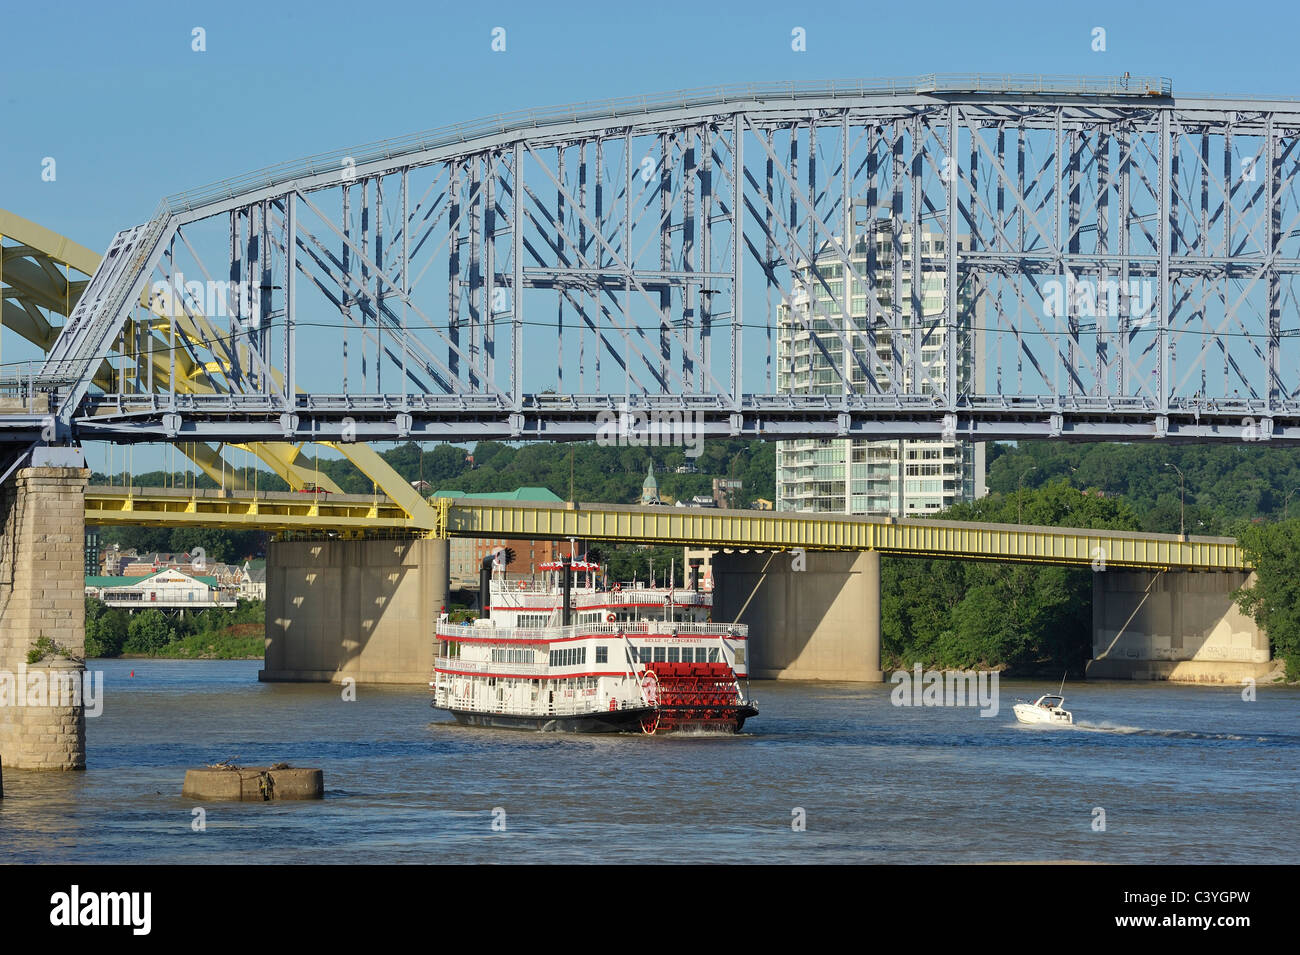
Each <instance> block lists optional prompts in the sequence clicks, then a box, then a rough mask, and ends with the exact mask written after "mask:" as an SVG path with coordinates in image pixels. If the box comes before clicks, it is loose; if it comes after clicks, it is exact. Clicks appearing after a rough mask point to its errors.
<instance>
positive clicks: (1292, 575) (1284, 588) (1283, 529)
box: [1234, 520, 1300, 680]
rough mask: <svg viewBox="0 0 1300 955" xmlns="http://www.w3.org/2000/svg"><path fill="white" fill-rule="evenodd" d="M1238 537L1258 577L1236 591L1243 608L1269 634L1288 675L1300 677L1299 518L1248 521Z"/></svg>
mask: <svg viewBox="0 0 1300 955" xmlns="http://www.w3.org/2000/svg"><path fill="white" fill-rule="evenodd" d="M1238 541H1239V542H1240V544H1241V547H1242V549H1243V550H1244V551H1245V552H1246V556H1247V558H1248V559H1249V560H1250V562H1251V563H1252V564H1253V565H1254V567H1255V581H1254V583H1253V584H1252V585H1250V586H1247V587H1243V588H1241V589H1240V590H1238V591H1237V593H1236V594H1235V595H1234V596H1235V599H1236V601H1237V605H1238V606H1239V607H1241V609H1242V612H1243V613H1246V614H1248V615H1250V616H1251V617H1252V618H1254V620H1255V622H1256V623H1257V624H1259V626H1260V627H1261V628H1263V630H1264V631H1265V632H1266V633H1267V634H1268V640H1269V643H1270V644H1271V645H1272V649H1273V655H1274V656H1275V657H1278V658H1280V659H1282V660H1284V661H1285V662H1286V678H1287V679H1288V680H1300V520H1292V521H1284V522H1282V523H1280V524H1248V525H1246V526H1245V527H1243V528H1241V529H1240V531H1239V536H1238Z"/></svg>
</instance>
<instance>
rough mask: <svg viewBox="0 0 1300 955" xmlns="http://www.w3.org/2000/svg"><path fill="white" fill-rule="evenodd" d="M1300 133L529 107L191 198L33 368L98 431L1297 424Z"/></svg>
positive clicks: (118, 255)
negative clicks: (681, 421) (616, 423)
mask: <svg viewBox="0 0 1300 955" xmlns="http://www.w3.org/2000/svg"><path fill="white" fill-rule="evenodd" d="M1298 140H1300V103H1290V102H1283V101H1249V100H1230V99H1214V98H1195V99H1186V98H1175V97H1174V96H1173V95H1172V90H1171V88H1170V84H1169V83H1168V81H1165V80H1159V79H1146V78H1130V77H1126V78H1123V79H1115V80H1084V79H1068V78H1044V77H1033V78H1025V77H987V76H967V77H935V76H930V77H918V78H913V79H910V80H896V81H861V82H859V81H855V82H850V83H834V84H820V85H798V84H775V85H768V86H748V87H740V88H729V89H721V90H715V91H709V92H706V93H701V94H673V95H671V96H665V97H660V98H639V99H634V100H625V101H615V102H609V103H601V104H594V105H589V106H582V107H570V108H565V109H560V110H553V111H548V112H540V113H533V112H528V113H519V114H513V115H509V116H503V117H498V118H495V119H492V120H488V121H484V122H481V123H477V124H473V125H469V126H461V127H454V128H452V129H448V130H441V131H438V132H435V133H430V134H423V135H419V136H414V137H410V138H407V139H404V140H395V141H389V142H385V143H380V144H376V145H374V146H371V147H366V148H364V149H356V150H351V151H347V152H340V153H337V154H330V155H325V156H317V157H313V158H312V159H310V160H306V161H303V162H300V163H294V164H287V165H284V166H279V167H273V168H271V169H269V170H264V171H262V172H260V173H257V174H254V175H251V176H248V177H244V178H242V179H239V180H231V181H228V182H223V183H219V184H216V185H215V186H212V187H209V188H207V189H203V190H198V191H195V192H191V193H186V194H182V195H179V196H174V197H172V198H170V199H168V200H166V201H165V202H164V203H163V205H162V206H161V207H160V209H159V211H158V213H157V214H156V215H155V216H154V218H153V219H152V220H150V221H149V222H148V223H146V224H144V225H142V226H138V227H136V228H133V229H129V230H126V231H124V232H122V233H120V234H119V235H118V236H117V237H116V239H115V240H114V242H113V245H112V246H111V247H110V249H109V250H108V253H107V254H106V256H105V257H104V260H103V262H102V263H101V264H100V266H99V268H98V269H97V270H96V272H95V274H94V276H93V278H92V279H91V281H90V282H89V285H88V286H87V288H86V290H85V293H84V294H83V295H82V296H81V298H80V301H79V302H78V304H77V306H76V308H75V309H74V310H73V313H72V315H71V316H70V317H69V318H68V321H67V322H66V324H65V325H64V326H63V328H62V331H61V333H60V334H59V336H58V338H57V340H56V341H55V342H54V344H53V347H52V348H51V350H50V352H49V355H48V357H47V359H46V361H45V362H44V365H43V367H42V368H41V369H40V371H39V372H38V373H35V374H33V375H29V376H27V377H26V378H25V379H24V378H21V377H20V376H10V377H9V378H8V380H7V381H6V382H5V384H6V385H7V387H8V388H9V389H10V390H12V391H24V390H26V391H28V392H33V391H34V392H39V393H40V394H43V395H49V396H50V398H51V400H52V405H51V407H52V409H53V410H52V415H53V417H54V418H55V419H56V430H57V432H58V434H59V436H60V437H61V438H69V437H76V438H80V439H86V440H93V439H107V440H112V441H155V440H166V441H173V442H184V441H207V440H218V441H236V442H257V441H304V440H310V441H335V442H343V443H350V442H355V441H366V440H395V439H405V438H413V439H417V440H451V439H465V438H470V439H473V438H493V437H496V438H503V439H517V440H529V439H562V440H567V439H589V438H591V437H593V436H595V435H596V434H597V432H598V429H600V428H601V427H602V425H604V426H605V427H608V426H609V422H610V420H611V419H612V418H614V417H615V416H617V415H618V414H619V413H620V412H622V413H624V421H625V422H627V423H629V424H630V426H631V428H632V429H633V430H634V431H635V430H636V429H638V428H644V427H646V426H647V417H648V416H649V415H651V414H652V413H654V414H657V415H658V416H659V421H660V423H661V424H662V422H664V421H667V422H670V423H671V422H673V421H674V420H675V419H674V417H673V416H687V417H686V418H685V420H686V421H688V422H691V423H694V424H696V425H698V427H699V428H700V429H701V430H702V431H703V433H704V434H706V435H708V434H714V435H753V436H770V437H795V436H817V437H837V436H857V437H864V438H880V437H908V436H915V437H941V436H942V437H947V438H966V439H970V440H991V439H1005V438H1013V439H1014V438H1031V437H1047V436H1066V437H1073V438H1088V439H1107V440H1130V439H1137V438H1171V439H1177V440H1242V439H1245V440H1292V439H1295V438H1297V437H1300V341H1297V337H1298V336H1300V310H1298V309H1297V307H1296V288H1295V283H1296V277H1297V273H1300V228H1298V227H1300V196H1298V195H1297V192H1296V179H1297V174H1298V172H1300V149H1298V148H1297V141H1298ZM106 365H107V367H106ZM186 382H189V383H190V384H193V383H194V382H202V383H204V387H186V386H185V384H186ZM37 424H38V419H37V418H35V417H34V416H28V417H27V418H24V416H23V415H13V414H9V415H0V435H2V436H3V438H4V439H5V440H10V441H13V440H33V439H35V437H36V427H37Z"/></svg>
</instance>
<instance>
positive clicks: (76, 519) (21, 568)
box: [0, 449, 89, 770]
mask: <svg viewBox="0 0 1300 955" xmlns="http://www.w3.org/2000/svg"><path fill="white" fill-rule="evenodd" d="M42 462H51V463H52V464H55V465H58V466H49V465H47V464H44V463H42ZM81 462H82V458H81V454H80V452H79V451H71V450H67V449H41V450H40V452H38V457H37V458H36V461H35V462H34V463H35V466H32V467H27V468H22V469H20V470H19V471H18V472H17V475H16V476H15V477H14V478H12V479H11V480H10V481H9V482H7V483H6V484H5V486H4V487H3V488H0V521H3V532H0V763H2V764H3V765H4V766H5V768H6V769H58V770H62V769H85V768H86V711H85V701H84V700H83V698H82V690H83V688H84V683H83V675H84V673H85V663H84V657H85V652H86V612H85V606H86V605H85V592H86V591H85V585H86V580H85V567H86V556H85V553H86V552H85V548H86V500H85V492H86V482H87V479H88V478H89V472H87V471H86V470H85V468H83V467H81V466H80V465H81ZM63 465H76V466H63ZM42 637H45V638H48V639H49V640H50V641H52V642H53V644H55V645H56V647H57V648H56V649H54V651H53V652H51V653H49V654H47V655H46V656H45V657H44V659H42V660H40V661H39V662H37V663H28V662H27V657H28V654H29V652H31V651H32V650H33V649H34V648H35V647H36V644H37V641H38V640H40V639H41V638H42Z"/></svg>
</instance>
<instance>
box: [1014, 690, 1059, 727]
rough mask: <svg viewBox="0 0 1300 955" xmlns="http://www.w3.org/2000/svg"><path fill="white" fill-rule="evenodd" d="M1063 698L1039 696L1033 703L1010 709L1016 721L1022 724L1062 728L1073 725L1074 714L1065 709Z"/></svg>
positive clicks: (1021, 704)
mask: <svg viewBox="0 0 1300 955" xmlns="http://www.w3.org/2000/svg"><path fill="white" fill-rule="evenodd" d="M1064 707H1065V697H1063V696H1059V695H1049V696H1040V697H1039V698H1038V699H1037V700H1036V701H1034V702H1033V703H1017V704H1016V705H1015V706H1013V707H1011V709H1012V710H1013V711H1014V712H1015V714H1016V719H1018V720H1020V722H1022V723H1056V724H1060V725H1063V726H1073V725H1074V714H1072V713H1071V712H1070V711H1069V710H1067V709H1065V708H1064Z"/></svg>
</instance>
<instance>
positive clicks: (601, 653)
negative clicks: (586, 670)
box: [596, 647, 609, 663]
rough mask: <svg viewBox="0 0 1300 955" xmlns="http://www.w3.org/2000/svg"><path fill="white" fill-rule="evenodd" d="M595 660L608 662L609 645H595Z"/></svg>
mask: <svg viewBox="0 0 1300 955" xmlns="http://www.w3.org/2000/svg"><path fill="white" fill-rule="evenodd" d="M596 662H597V663H608V662H609V647H597V648H596Z"/></svg>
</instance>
